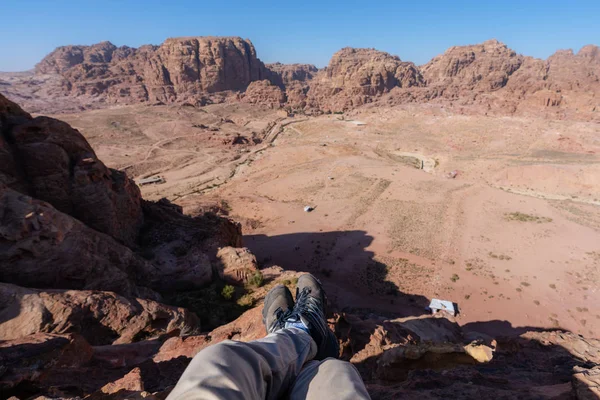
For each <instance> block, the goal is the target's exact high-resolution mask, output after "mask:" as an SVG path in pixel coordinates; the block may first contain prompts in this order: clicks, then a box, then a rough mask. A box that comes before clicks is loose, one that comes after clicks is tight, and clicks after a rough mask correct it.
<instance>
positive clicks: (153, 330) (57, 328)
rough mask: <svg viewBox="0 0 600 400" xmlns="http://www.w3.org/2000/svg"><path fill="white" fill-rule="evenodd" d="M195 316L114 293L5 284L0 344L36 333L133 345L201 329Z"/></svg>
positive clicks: (0, 311)
mask: <svg viewBox="0 0 600 400" xmlns="http://www.w3.org/2000/svg"><path fill="white" fill-rule="evenodd" d="M199 328H200V326H199V321H198V319H197V317H196V316H195V315H194V314H191V313H190V312H189V311H187V310H185V309H183V308H176V307H170V306H166V305H163V304H160V303H157V302H155V301H151V300H146V299H132V300H128V299H126V298H124V297H122V296H119V295H117V294H115V293H111V292H95V291H94V292H93V291H85V290H83V291H79V290H43V291H42V290H34V289H26V288H22V287H19V286H15V285H10V284H5V283H0V340H12V339H17V338H19V337H23V336H27V335H31V334H35V333H54V334H66V333H78V334H80V335H81V336H83V337H84V338H85V339H86V340H87V341H88V342H89V343H90V344H92V345H104V344H111V343H114V344H120V343H131V342H134V341H139V340H143V339H146V338H149V337H156V336H159V335H161V334H165V333H167V332H172V331H175V330H177V331H178V332H179V333H180V334H184V335H187V334H190V333H193V332H195V331H197V330H199Z"/></svg>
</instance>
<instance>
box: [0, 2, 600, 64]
mask: <svg viewBox="0 0 600 400" xmlns="http://www.w3.org/2000/svg"><path fill="white" fill-rule="evenodd" d="M0 14H1V15H2V18H1V20H2V22H1V23H0V71H20V70H26V69H29V68H32V67H33V66H34V65H35V63H36V62H38V61H39V60H40V59H41V58H42V57H43V56H44V55H45V54H47V53H48V52H50V51H51V50H53V49H54V48H55V47H57V46H60V45H66V44H92V43H97V42H100V41H103V40H110V41H111V42H113V43H114V44H116V45H118V46H120V45H124V44H126V45H129V46H133V47H137V46H140V45H142V44H147V43H152V44H160V43H161V42H162V41H163V40H164V39H166V38H167V37H177V36H203V35H218V36H222V35H223V36H224V35H227V36H229V35H231V36H241V37H244V38H249V39H250V40H252V42H253V43H254V45H255V47H256V49H257V52H258V56H259V58H261V59H262V60H263V61H265V62H274V61H281V62H284V63H293V62H306V63H313V64H316V65H317V66H319V67H323V66H325V65H326V64H327V63H328V61H329V59H330V57H331V55H332V54H333V53H334V52H335V51H337V50H339V49H340V48H342V47H345V46H352V47H374V48H376V49H379V50H384V51H387V52H389V53H392V54H396V55H398V56H400V58H401V59H403V60H406V61H413V62H415V63H417V64H423V63H426V62H427V61H429V60H430V59H431V58H432V57H434V56H435V55H437V54H440V53H442V52H444V50H446V49H447V48H448V47H450V46H453V45H465V44H473V43H480V42H483V41H484V40H487V39H491V38H496V39H498V40H500V41H502V42H504V43H506V44H507V45H508V46H509V47H511V48H512V49H514V50H516V51H517V52H519V53H523V54H526V55H531V56H535V57H540V58H546V57H548V56H549V55H551V54H552V53H554V51H555V50H557V49H565V48H572V49H574V50H575V51H577V50H579V48H581V47H582V46H583V45H586V44H590V43H592V44H598V45H600V0H590V1H583V0H582V1H565V0H563V1H553V0H547V1H538V0H520V1H513V0H504V1H494V2H492V1H485V0H480V1H459V0H455V1H449V0H447V1H414V0H413V1H401V0H396V1H389V2H377V1H370V2H366V1H361V2H357V1H352V0H346V1H325V0H322V1H313V0H305V1H294V2H286V1H281V0H278V1H261V0H255V1H237V0H233V1H223V0H220V1H218V0H212V1H202V0H195V1H188V0H182V1H177V0H171V1H158V0H145V1H138V0H120V1H116V0H102V1H98V0H78V1H67V0H40V1H37V0H36V1H33V0H0Z"/></svg>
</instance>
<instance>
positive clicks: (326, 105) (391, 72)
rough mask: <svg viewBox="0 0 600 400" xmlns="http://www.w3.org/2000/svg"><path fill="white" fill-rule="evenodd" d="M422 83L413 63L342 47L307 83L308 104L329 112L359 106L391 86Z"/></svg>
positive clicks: (366, 50)
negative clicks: (324, 67)
mask: <svg viewBox="0 0 600 400" xmlns="http://www.w3.org/2000/svg"><path fill="white" fill-rule="evenodd" d="M419 86H424V79H423V76H422V75H421V72H420V71H419V69H418V68H417V66H416V65H414V64H413V63H410V62H403V61H401V60H400V58H398V57H397V56H392V55H390V54H388V53H384V52H381V51H377V50H374V49H353V48H344V49H342V50H340V51H338V52H337V53H335V54H334V55H333V57H332V58H331V61H330V62H329V65H328V66H327V68H326V69H325V70H324V71H322V72H320V73H319V74H318V75H317V76H316V77H315V78H314V79H313V81H312V82H311V84H310V89H309V91H308V94H307V97H308V99H309V100H308V104H309V105H310V106H313V107H319V108H321V109H325V110H330V111H342V110H344V109H348V108H352V107H356V106H360V105H362V104H365V103H369V102H371V101H373V99H374V98H376V97H377V96H380V95H382V94H384V93H388V92H390V91H391V90H392V89H394V88H411V87H419Z"/></svg>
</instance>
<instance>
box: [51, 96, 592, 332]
mask: <svg viewBox="0 0 600 400" xmlns="http://www.w3.org/2000/svg"><path fill="white" fill-rule="evenodd" d="M60 118H61V119H64V120H66V121H67V122H69V123H71V124H72V125H74V126H75V127H77V128H79V129H80V130H81V131H82V133H83V134H84V135H85V136H86V137H87V138H88V140H90V142H91V143H92V145H93V146H94V148H95V149H96V150H97V153H98V156H99V157H100V158H102V159H103V160H104V161H105V162H106V163H107V164H108V165H110V166H112V167H116V168H121V169H124V170H126V171H128V173H129V174H130V176H132V177H134V178H140V177H146V176H151V175H153V174H161V175H163V176H164V177H165V178H166V180H167V182H166V183H164V184H162V185H155V186H145V187H143V188H142V192H143V194H144V196H145V197H147V198H152V199H157V198H160V197H168V198H170V199H172V200H177V202H179V203H181V204H183V205H184V206H185V209H186V210H187V211H189V212H193V210H194V209H195V207H197V205H198V204H204V203H206V202H207V201H215V202H216V201H219V202H221V204H225V205H226V207H225V208H227V209H228V210H229V212H230V216H231V217H232V218H234V219H237V220H240V221H242V223H243V228H244V233H245V245H246V246H248V247H249V248H250V249H251V250H252V251H253V252H254V253H255V254H256V255H257V258H258V259H259V261H260V262H261V263H262V265H263V266H265V267H268V266H271V265H280V266H282V267H284V268H285V269H292V270H299V271H310V272H313V273H315V274H316V275H317V276H319V277H320V278H322V280H323V282H324V284H325V285H326V288H327V290H328V293H329V297H330V300H331V302H332V304H333V305H334V306H335V307H337V308H338V309H355V310H362V311H365V312H370V311H376V312H377V313H380V314H381V313H384V314H389V315H419V314H422V313H424V312H425V310H424V308H425V306H427V304H428V302H429V300H430V299H431V298H432V297H437V298H441V299H447V300H452V301H453V302H456V303H457V304H458V306H459V308H460V311H461V314H460V316H459V318H458V321H459V322H460V323H461V324H463V325H468V327H472V328H473V329H477V328H478V325H477V323H478V322H484V321H496V323H495V324H492V325H490V324H487V326H488V327H489V326H493V327H494V329H495V332H494V333H496V334H497V333H498V332H502V331H505V332H509V331H510V332H514V330H515V329H520V328H521V327H528V329H531V328H547V327H557V326H558V327H562V328H564V329H568V330H571V331H574V332H577V333H582V334H585V335H586V336H592V337H598V333H597V332H598V331H599V330H598V328H599V327H600V311H599V310H598V308H597V307H595V303H596V302H597V301H598V300H599V299H600V294H599V288H600V281H599V279H600V156H599V154H600V126H598V125H597V124H593V123H582V122H581V123H580V122H572V121H571V122H565V121H546V120H542V119H539V120H537V119H524V118H510V117H500V118H499V117H485V116H481V117H475V116H457V115H452V114H447V113H446V112H445V111H444V110H443V109H440V108H435V107H430V106H419V107H409V106H405V107H398V108H391V109H374V110H373V109H371V110H363V111H358V112H354V113H352V114H351V115H326V116H320V117H310V118H304V117H295V118H282V117H281V116H278V115H277V114H276V112H275V111H274V110H268V109H262V108H257V107H251V106H247V105H241V104H237V105H213V106H208V107H204V108H202V109H196V108H190V107H171V106H159V107H146V106H137V107H124V108H119V109H114V110H99V111H89V112H84V113H80V114H73V115H60ZM358 121H360V123H359V122H358ZM201 124H203V125H206V126H207V127H214V128H218V129H217V130H209V129H204V128H198V127H194V126H193V125H201ZM236 135H242V136H244V137H246V138H256V139H259V140H258V141H259V143H254V142H250V143H244V144H241V145H232V144H231V143H230V142H231V141H230V139H231V138H232V137H235V136H236ZM452 172H454V173H452ZM451 173H452V174H451ZM449 174H450V175H451V176H453V175H456V176H455V177H454V178H450V177H448V176H449ZM307 205H309V206H312V207H314V210H313V211H312V212H304V211H303V208H304V207H305V206H307Z"/></svg>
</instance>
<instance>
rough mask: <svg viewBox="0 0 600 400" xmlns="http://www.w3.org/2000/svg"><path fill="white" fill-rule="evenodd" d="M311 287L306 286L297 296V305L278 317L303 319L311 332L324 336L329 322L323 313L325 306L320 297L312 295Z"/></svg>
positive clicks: (282, 320)
mask: <svg viewBox="0 0 600 400" xmlns="http://www.w3.org/2000/svg"><path fill="white" fill-rule="evenodd" d="M310 293H311V291H310V289H309V288H307V287H305V288H303V289H302V291H301V292H300V294H298V297H297V298H296V305H295V306H294V309H293V310H288V311H287V312H285V313H283V314H282V315H281V316H280V317H281V320H280V319H279V317H278V321H281V322H283V323H285V321H289V320H292V321H298V320H302V319H303V320H302V322H304V324H305V325H306V326H308V328H309V329H310V331H311V332H315V333H317V334H318V335H319V336H321V337H322V338H324V337H325V335H326V334H327V329H328V327H327V322H326V320H325V315H324V314H323V306H322V303H321V300H320V299H317V298H316V297H313V296H310Z"/></svg>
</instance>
